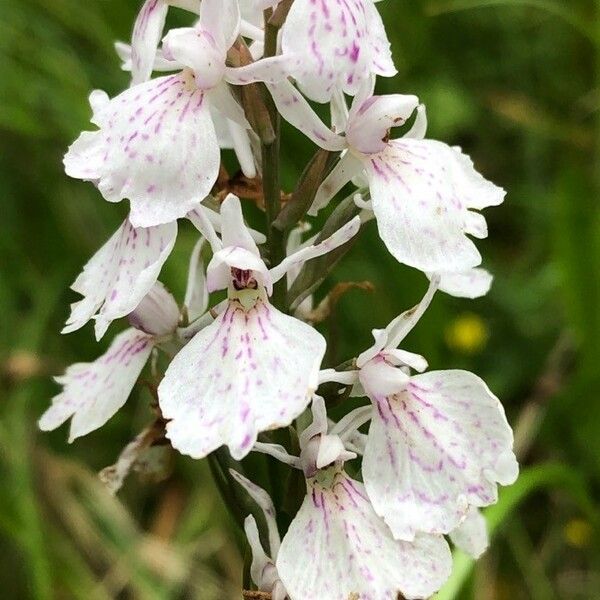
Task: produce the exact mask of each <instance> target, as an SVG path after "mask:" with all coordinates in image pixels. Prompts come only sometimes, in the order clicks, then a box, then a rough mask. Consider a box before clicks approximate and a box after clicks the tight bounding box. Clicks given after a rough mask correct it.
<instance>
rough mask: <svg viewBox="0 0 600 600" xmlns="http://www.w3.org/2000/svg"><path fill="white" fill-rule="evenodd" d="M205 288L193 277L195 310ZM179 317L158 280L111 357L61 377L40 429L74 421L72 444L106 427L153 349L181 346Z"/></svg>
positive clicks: (195, 255)
mask: <svg viewBox="0 0 600 600" xmlns="http://www.w3.org/2000/svg"><path fill="white" fill-rule="evenodd" d="M198 256H199V253H197V252H194V253H193V254H192V260H191V262H190V271H197V270H198V268H199V267H198V261H199V258H198ZM204 286H205V282H204V278H203V277H198V276H197V274H196V275H194V276H190V277H189V283H188V290H187V292H186V297H188V298H190V299H194V308H193V309H192V310H194V311H202V312H204V310H205V309H206V306H205V305H203V304H202V301H200V302H199V303H198V302H197V301H196V300H195V299H196V298H203V297H204V296H205V292H204V291H203V288H204ZM195 314H196V313H195ZM179 315H180V311H179V307H178V306H177V302H176V301H175V299H174V298H173V296H172V295H171V294H170V293H169V292H168V291H167V290H166V288H165V287H164V286H163V285H162V284H161V283H159V282H155V283H154V285H153V286H152V288H151V289H150V290H149V292H148V293H147V294H146V295H145V296H144V297H143V298H142V300H141V302H139V303H138V305H137V306H136V307H135V309H134V310H133V311H132V312H130V313H129V315H128V318H129V322H130V324H131V325H132V327H130V328H129V329H126V330H125V331H123V332H122V333H120V334H119V335H117V336H116V338H115V339H114V340H113V342H112V344H111V345H110V347H109V348H108V350H107V351H106V353H105V354H103V355H102V356H100V357H99V358H98V359H96V360H95V361H94V362H91V363H77V364H74V365H71V366H70V367H69V368H68V369H67V370H66V372H65V374H64V375H63V376H61V377H57V378H56V382H57V383H59V384H60V385H62V386H63V390H62V392H61V393H60V394H58V395H57V396H55V397H54V398H53V400H52V405H51V406H50V408H48V410H46V412H45V413H44V414H43V415H42V417H41V418H40V421H39V426H40V429H42V430H44V431H50V430H52V429H56V428H57V427H59V426H60V425H62V424H63V423H64V422H65V421H66V420H67V419H69V418H72V419H71V429H70V434H69V441H71V442H72V441H73V440H74V439H75V438H78V437H81V436H83V435H86V434H88V433H90V432H92V431H94V430H96V429H98V428H99V427H101V426H102V425H104V424H105V423H106V422H107V421H108V420H109V419H110V418H111V417H112V416H113V415H114V414H115V413H116V412H117V411H118V410H119V409H120V408H121V407H122V406H123V404H125V402H126V401H127V398H128V397H129V395H130V393H131V390H132V389H133V386H134V385H135V382H136V381H137V379H138V378H139V376H140V373H141V372H142V369H143V368H144V365H145V364H146V362H147V361H148V358H149V357H150V354H151V353H152V350H153V349H154V348H156V347H160V345H161V344H163V343H166V342H174V343H175V344H180V343H181V339H182V336H181V335H179V332H178V325H179ZM197 316H200V315H197Z"/></svg>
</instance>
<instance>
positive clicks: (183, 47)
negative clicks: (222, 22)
mask: <svg viewBox="0 0 600 600" xmlns="http://www.w3.org/2000/svg"><path fill="white" fill-rule="evenodd" d="M163 52H164V55H165V57H166V58H167V59H169V60H172V61H176V62H178V63H181V64H183V65H185V66H186V67H189V68H190V69H192V70H193V71H194V76H195V81H194V83H195V85H196V86H198V88H200V89H201V90H209V89H211V88H213V87H215V86H216V85H218V84H219V82H220V81H221V80H222V79H223V76H224V74H225V69H226V67H225V60H226V58H227V49H226V48H223V47H222V46H220V45H219V44H217V43H216V41H215V39H214V37H213V36H212V34H211V33H210V32H209V31H207V30H205V29H202V28H198V27H179V28H177V29H171V31H169V33H167V35H166V36H165V37H164V39H163Z"/></svg>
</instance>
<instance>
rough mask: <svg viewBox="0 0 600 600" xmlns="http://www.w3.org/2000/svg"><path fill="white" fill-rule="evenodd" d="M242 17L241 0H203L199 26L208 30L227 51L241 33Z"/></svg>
mask: <svg viewBox="0 0 600 600" xmlns="http://www.w3.org/2000/svg"><path fill="white" fill-rule="evenodd" d="M240 19H241V14H240V7H239V0H202V4H201V5H200V21H199V26H200V27H202V28H203V29H205V30H206V31H208V32H209V33H210V34H211V36H212V37H213V38H214V40H215V42H216V43H217V44H218V45H219V46H220V47H221V48H222V49H223V50H224V51H225V52H227V50H229V48H231V46H232V45H233V43H234V42H235V39H236V38H237V36H238V34H239V31H240Z"/></svg>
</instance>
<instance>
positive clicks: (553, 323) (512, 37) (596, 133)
mask: <svg viewBox="0 0 600 600" xmlns="http://www.w3.org/2000/svg"><path fill="white" fill-rule="evenodd" d="M378 6H379V8H380V10H381V12H382V13H383V15H384V20H385V23H386V26H387V30H388V33H389V36H390V39H391V41H392V45H393V51H394V55H395V60H396V65H397V67H398V70H399V74H398V76H397V77H396V78H395V79H394V80H386V81H380V83H379V87H378V89H379V90H380V91H381V92H385V91H401V92H405V93H415V94H418V95H419V96H420V98H421V100H422V101H424V102H425V103H426V105H427V107H428V115H429V119H430V131H429V135H430V137H433V138H438V139H442V140H444V141H446V142H448V143H452V144H458V145H461V146H462V147H463V148H464V149H465V151H467V152H468V153H469V154H471V155H472V156H473V158H474V160H475V163H476V165H477V166H478V167H479V169H480V170H481V171H482V172H483V173H484V174H485V175H486V176H487V177H488V178H490V179H492V180H493V181H495V182H496V183H498V184H499V185H502V186H503V187H505V188H506V189H507V191H508V196H507V200H506V202H505V204H504V205H503V206H501V207H499V208H496V209H490V210H488V211H487V214H486V217H487V218H488V222H489V225H490V237H489V239H488V240H485V241H483V242H482V243H479V246H480V248H481V250H482V254H483V255H484V257H485V265H486V266H487V267H488V268H489V269H490V270H492V271H493V272H494V274H495V276H496V280H495V284H494V287H493V289H492V291H491V293H490V294H489V296H488V297H487V298H485V299H481V300H477V301H466V300H457V299H453V298H450V297H447V296H443V295H442V294H438V297H437V298H436V300H435V302H434V304H433V306H432V308H431V310H430V311H429V312H428V313H427V315H426V316H425V317H424V319H423V320H422V321H421V323H420V325H419V326H418V328H417V330H416V331H415V332H413V333H412V334H411V337H410V338H409V339H408V340H407V344H406V347H407V348H408V349H410V350H414V351H418V352H422V353H424V354H425V355H426V356H427V357H428V359H429V361H430V364H431V365H432V367H434V368H451V367H461V368H468V369H471V370H473V371H475V372H477V373H478V374H479V375H481V376H482V377H483V378H484V379H485V380H486V381H487V382H488V384H489V385H490V387H491V388H492V389H493V390H494V392H495V393H496V394H497V395H498V396H499V397H500V398H501V399H502V400H503V402H504V404H505V406H506V410H507V413H508V416H509V419H510V421H511V423H512V424H513V426H514V427H515V431H516V446H517V450H518V453H519V456H520V460H521V462H522V465H523V476H522V477H521V479H520V480H519V482H518V483H517V484H516V485H515V486H513V487H512V488H510V489H507V490H504V493H503V494H502V495H501V500H500V503H499V505H498V506H497V507H495V508H493V509H491V510H490V511H489V512H488V518H489V520H490V524H491V525H492V526H493V529H494V532H493V533H494V540H493V543H492V547H491V549H490V550H489V551H488V552H487V553H486V555H485V556H484V558H482V559H481V560H480V561H479V562H478V563H477V566H476V567H474V568H473V566H472V565H471V563H470V562H469V561H467V560H466V559H465V558H464V557H459V558H458V559H457V570H456V571H455V575H454V577H453V580H452V581H451V583H450V584H449V586H448V587H447V588H446V590H445V591H443V592H442V593H441V594H440V598H441V599H446V600H448V599H450V598H461V599H462V598H464V599H474V600H496V599H498V600H504V599H507V600H508V599H517V600H518V599H526V598H531V599H533V600H551V599H559V598H560V599H569V600H570V599H582V600H593V599H595V598H600V536H599V535H598V528H597V524H598V521H597V510H598V499H599V498H600V494H599V491H600V490H599V488H600V375H599V368H598V363H599V362H600V347H599V345H600V210H599V195H598V191H599V189H600V163H599V161H598V158H599V153H600V114H599V112H598V109H599V106H600V70H599V65H600V60H599V59H600V3H599V2H594V1H593V0H568V1H567V0H557V1H556V2H551V1H550V0H547V1H545V0H529V1H526V0H521V1H520V0H512V1H510V0H504V1H502V0H478V1H476V0H472V1H469V0H454V1H451V0H439V1H436V0H431V1H418V0H402V1H401V0H388V1H387V2H382V3H381V4H379V5H378ZM137 8H138V2H137V1H135V0H127V1H123V0H87V1H85V2H82V1H81V0H1V1H0V15H1V18H0V132H1V134H0V198H1V200H0V206H1V207H2V210H1V212H0V481H1V482H2V485H1V487H0V555H1V556H2V560H1V561H0V590H1V591H0V597H2V598H10V599H13V598H15V599H21V598H23V599H25V598H33V599H36V600H38V599H39V600H47V599H55V598H56V599H58V598H61V599H62V598H65V599H67V598H69V599H70V598H82V599H86V600H88V599H92V598H94V599H95V598H98V599H109V598H119V599H121V598H140V599H143V600H146V599H155V598H156V599H171V598H173V599H174V598H193V599H196V598H198V599H203V600H204V599H207V600H210V599H230V598H238V597H239V591H238V590H239V586H240V581H241V571H242V565H243V545H242V544H240V540H241V537H240V533H239V531H238V530H237V529H236V528H235V526H234V525H233V524H232V523H231V521H230V520H229V518H228V516H227V515H226V513H225V510H224V508H223V507H222V504H221V501H220V500H219V496H218V494H217V492H216V490H215V488H214V486H213V483H212V481H211V479H210V474H209V471H208V468H207V465H206V462H205V461H193V460H191V459H189V458H185V457H177V458H176V459H175V464H174V471H173V474H172V476H171V477H170V478H169V479H167V480H166V481H163V482H161V483H152V482H143V481H140V480H138V479H137V478H136V477H135V476H132V477H131V478H130V479H129V480H128V481H127V482H126V484H125V487H124V489H123V491H122V492H121V493H120V495H119V497H118V499H114V498H112V497H110V496H109V495H108V494H107V493H106V492H105V491H104V489H103V487H102V485H101V484H100V483H99V482H98V480H97V476H96V472H97V471H98V470H99V469H101V468H102V467H104V466H106V465H109V464H111V463H112V462H114V460H115V458H116V457H117V455H118V453H119V452H120V450H121V449H122V448H123V446H124V445H125V444H126V443H127V442H128V441H129V440H130V439H131V438H133V437H134V436H135V435H136V434H137V433H138V432H139V431H140V430H141V429H142V428H143V427H144V425H145V424H146V423H148V422H149V420H150V413H149V410H148V404H149V401H150V395H149V394H148V392H147V391H144V390H143V389H142V390H141V391H139V392H137V393H135V394H134V396H133V397H132V398H131V399H130V401H129V402H128V403H127V405H126V407H125V408H124V409H123V410H122V411H121V412H120V413H119V414H118V416H116V417H115V418H113V419H111V421H110V422H109V423H108V424H107V425H106V426H105V427H103V428H102V429H101V430H99V431H97V432H94V433H93V434H91V435H89V436H87V437H86V438H83V439H80V440H77V442H76V443H75V444H74V445H72V446H69V445H67V444H66V439H65V438H66V431H65V428H62V429H61V430H59V431H58V432H54V433H52V434H41V433H40V432H38V431H37V430H36V420H37V418H38V417H39V415H40V414H41V413H42V412H43V410H44V409H45V407H46V406H47V405H48V403H49V400H50V398H51V397H52V396H53V394H55V393H56V391H57V387H56V385H55V384H53V383H52V381H51V375H54V374H59V373H60V372H61V371H62V370H63V369H64V368H65V366H67V365H68V364H70V363H72V362H75V361H81V360H91V359H93V358H95V357H96V356H98V355H99V354H100V353H101V351H103V350H104V348H105V347H106V345H107V343H108V338H110V337H111V335H108V336H107V337H106V339H105V340H103V342H102V344H101V345H100V346H101V347H100V346H99V345H97V344H96V343H95V342H94V341H93V335H92V331H91V327H89V326H88V327H86V328H85V329H84V330H83V331H80V332H77V333H75V334H72V335H69V336H66V337H65V336H61V335H60V333H59V331H60V329H61V326H62V324H63V322H64V320H65V318H66V316H67V313H68V305H69V302H72V301H74V300H75V295H74V294H72V293H71V292H69V291H68V286H69V285H70V283H71V282H72V280H73V279H74V278H75V276H76V275H77V273H78V272H79V271H80V269H81V267H82V265H83V264H84V262H85V261H86V260H87V259H88V258H89V257H90V256H91V255H92V254H93V253H94V252H95V251H96V249H97V248H98V247H99V246H100V245H101V244H102V243H103V242H104V241H105V240H106V239H107V238H108V237H109V235H110V234H111V233H112V232H113V231H114V230H115V229H116V227H117V225H118V224H119V223H120V221H121V220H122V219H123V217H124V215H125V214H126V203H122V204H120V205H112V204H108V203H106V202H104V201H103V200H102V198H101V197H100V195H99V194H98V193H97V192H96V191H95V189H94V188H93V186H91V185H89V184H86V183H83V182H79V181H74V180H71V179H69V178H67V177H66V176H65V175H64V173H63V170H62V164H61V158H62V155H63V153H64V151H65V149H66V147H67V145H68V144H69V143H70V142H71V141H72V140H73V139H74V138H75V137H76V136H77V135H78V133H79V132H80V131H81V130H82V129H85V128H88V119H89V108H88V104H87V95H88V93H89V91H90V90H91V89H93V88H103V89H106V90H107V91H108V92H109V94H111V95H113V94H115V93H117V92H118V91H120V90H121V89H123V88H124V87H125V86H126V85H127V83H128V77H127V75H126V74H124V73H123V72H121V71H120V70H119V64H118V60H117V58H116V56H115V54H114V52H113V42H114V40H115V39H122V40H127V39H128V37H129V33H130V29H131V26H132V23H133V19H134V17H135V14H136V11H137ZM175 18H179V19H181V18H182V15H179V16H176V17H175ZM182 22H183V21H182ZM283 144H284V163H285V165H286V166H285V172H284V183H285V187H286V189H288V190H290V189H291V188H292V186H293V183H294V181H295V179H296V178H297V177H298V175H299V173H300V172H301V170H302V168H303V166H304V164H305V163H306V161H307V160H308V158H309V157H310V156H311V153H312V149H311V147H310V144H308V143H307V142H306V141H305V140H303V139H302V138H301V137H300V135H299V134H297V133H296V132H294V131H292V130H291V129H289V128H285V129H284V141H283ZM373 227H374V226H373V224H372V223H371V224H370V226H369V227H368V232H367V234H366V235H364V236H363V238H362V239H361V241H360V242H359V243H358V244H357V245H356V246H355V247H354V249H353V250H352V252H351V254H350V255H348V256H347V257H346V259H345V260H344V262H343V264H342V265H341V266H340V268H339V269H338V270H336V272H335V275H334V276H333V277H332V278H330V280H328V281H327V282H326V284H325V286H324V289H325V290H327V289H328V288H330V287H331V285H332V284H333V283H335V282H336V281H348V280H357V281H361V280H370V281H371V282H373V284H374V285H375V291H374V292H370V293H369V292H364V291H360V290H353V291H351V292H350V293H349V294H347V295H346V296H344V297H343V298H342V300H341V301H340V303H339V304H338V306H337V309H336V312H335V314H334V316H333V319H332V321H331V323H330V324H329V325H328V328H329V330H330V333H331V334H332V335H334V336H335V339H336V344H335V348H334V351H335V355H336V358H337V359H339V360H340V361H341V360H345V359H347V358H350V357H351V356H354V355H355V354H356V353H357V352H358V351H360V350H361V349H362V348H364V347H365V345H366V344H368V343H369V341H370V329H371V328H372V327H381V326H383V325H385V324H386V323H387V322H388V320H389V319H390V318H392V317H393V316H395V315H396V314H397V313H398V312H399V311H401V310H403V309H406V308H408V307H409V306H412V305H413V304H414V303H415V302H416V301H417V300H418V299H419V298H420V296H421V294H422V293H423V291H424V289H425V283H426V282H425V280H424V278H423V276H422V275H420V274H418V273H416V272H414V271H411V270H410V269H407V268H404V267H401V266H399V265H398V264H397V263H395V261H394V260H393V259H392V258H391V257H390V256H389V255H388V254H387V252H386V251H385V249H384V247H383V246H382V245H381V243H380V242H379V241H378V238H377V236H376V235H375V232H374V228H373ZM182 230H183V231H182V235H181V236H180V242H179V244H178V247H177V249H176V251H175V252H174V254H173V255H172V256H171V258H170V259H169V261H168V263H167V266H166V268H165V271H164V276H163V280H164V281H165V282H166V283H167V284H168V285H169V286H170V287H171V289H173V290H174V291H175V292H177V293H179V294H181V292H182V288H183V286H184V281H185V272H186V268H187V256H188V253H189V250H190V248H191V245H192V243H193V231H192V230H191V229H189V228H187V227H186V226H182ZM120 326H121V325H113V327H112V328H111V332H112V333H113V334H114V332H115V331H117V330H118V329H119V327H120ZM240 548H241V550H240ZM311 600H312V599H311ZM315 600H316V599H315Z"/></svg>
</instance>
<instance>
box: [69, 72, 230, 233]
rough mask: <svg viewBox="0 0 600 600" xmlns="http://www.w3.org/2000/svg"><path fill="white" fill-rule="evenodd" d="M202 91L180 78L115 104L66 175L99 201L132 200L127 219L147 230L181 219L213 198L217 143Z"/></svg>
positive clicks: (98, 120) (84, 137)
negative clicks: (89, 187)
mask: <svg viewBox="0 0 600 600" xmlns="http://www.w3.org/2000/svg"><path fill="white" fill-rule="evenodd" d="M205 100H206V99H205V98H204V95H203V92H202V91H201V90H199V89H198V88H196V86H195V85H194V82H193V79H192V77H191V75H189V74H186V73H185V72H182V73H179V74H177V75H170V76H167V77H160V78H158V79H154V80H152V81H149V82H148V83H142V84H140V85H137V86H135V87H133V88H130V89H128V90H126V91H125V92H123V93H122V94H120V95H119V96H117V97H116V98H113V99H112V100H111V101H110V103H109V104H108V105H107V106H105V107H104V108H103V109H102V110H101V111H99V112H98V113H96V114H95V115H94V118H93V122H94V123H95V124H96V125H98V127H99V130H98V131H95V132H87V131H85V132H83V133H82V134H81V136H80V137H79V139H77V140H76V141H75V142H74V143H73V144H72V145H71V147H70V148H69V151H68V152H67V154H66V156H65V160H64V162H65V168H66V172H67V174H68V175H70V176H71V177H76V178H79V179H86V180H92V181H95V182H97V184H98V187H99V189H100V191H101V192H102V195H103V196H104V198H106V199H107V200H109V201H110V202H119V201H120V200H122V199H123V198H129V200H130V201H131V215H130V220H131V222H132V223H133V225H134V226H136V227H150V226H152V225H160V224H162V223H168V222H170V221H174V220H175V219H178V218H180V217H184V216H185V215H186V213H188V212H189V211H190V210H192V209H193V208H194V207H195V206H197V205H198V203H199V202H200V201H201V200H202V199H203V198H204V197H205V196H206V195H207V194H208V193H209V192H210V190H211V188H212V186H213V184H214V183H215V181H216V180H217V175H218V172H219V164H220V152H219V144H218V141H217V137H216V133H215V129H214V125H213V122H212V119H211V117H210V111H209V109H208V105H207V103H206V101H205Z"/></svg>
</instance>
